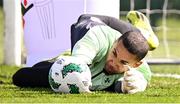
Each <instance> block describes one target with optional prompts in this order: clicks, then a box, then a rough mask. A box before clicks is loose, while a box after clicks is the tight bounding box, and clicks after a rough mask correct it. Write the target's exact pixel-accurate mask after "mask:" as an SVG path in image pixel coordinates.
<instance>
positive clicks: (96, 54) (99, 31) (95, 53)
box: [72, 25, 151, 90]
mask: <svg viewBox="0 0 180 104" xmlns="http://www.w3.org/2000/svg"><path fill="white" fill-rule="evenodd" d="M121 35H122V34H121V33H120V32H118V31H116V30H114V29H112V28H110V27H108V26H102V25H100V26H94V27H92V28H91V29H90V30H89V31H88V32H87V33H86V34H85V36H84V37H83V38H82V39H80V40H79V41H78V42H77V43H76V44H75V46H74V48H73V51H72V56H75V57H78V58H80V60H82V61H83V62H85V63H86V64H88V65H89V67H90V70H91V75H92V87H91V88H90V89H91V90H103V89H105V88H107V87H109V86H111V85H112V84H114V83H115V82H116V81H117V80H118V79H120V78H121V77H123V74H115V75H106V74H105V73H104V72H103V68H104V66H105V62H106V58H107V55H108V52H109V51H110V49H111V47H112V46H113V43H114V42H115V41H116V40H117V39H118V38H119V37H120V36H121ZM138 69H139V71H140V72H142V73H143V75H144V77H145V78H146V79H147V80H148V81H149V80H150V79H151V71H150V68H149V66H148V65H147V63H146V62H145V61H144V62H143V64H142V65H140V66H139V67H138Z"/></svg>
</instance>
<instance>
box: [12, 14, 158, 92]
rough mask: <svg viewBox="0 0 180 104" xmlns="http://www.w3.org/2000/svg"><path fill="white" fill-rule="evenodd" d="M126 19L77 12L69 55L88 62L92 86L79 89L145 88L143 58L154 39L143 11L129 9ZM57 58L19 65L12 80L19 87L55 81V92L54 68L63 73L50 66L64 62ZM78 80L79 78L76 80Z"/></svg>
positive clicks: (146, 77)
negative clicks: (78, 14)
mask: <svg viewBox="0 0 180 104" xmlns="http://www.w3.org/2000/svg"><path fill="white" fill-rule="evenodd" d="M127 19H128V20H129V22H130V23H131V24H130V23H126V22H123V21H121V20H118V19H115V18H113V17H108V16H100V15H88V14H86V15H81V16H80V17H79V19H78V21H77V23H75V24H73V25H72V27H71V41H72V42H71V45H72V47H71V48H72V51H71V54H70V56H69V57H72V59H73V58H75V60H78V61H81V63H83V64H86V65H88V68H89V70H90V72H91V82H92V85H91V84H88V85H87V86H88V90H84V91H79V92H91V91H95V90H107V91H114V92H118V93H130V94H133V93H137V92H142V91H144V90H145V89H146V87H147V85H148V83H149V81H150V79H151V71H150V68H149V66H148V64H147V62H146V61H145V60H144V59H143V58H144V57H145V56H146V55H147V53H148V51H149V50H153V49H155V48H157V46H158V44H159V43H158V39H157V37H156V36H155V34H154V32H153V31H152V29H151V26H150V24H149V21H148V19H147V18H146V16H145V15H144V14H142V13H140V12H137V11H130V12H129V13H128V15H127ZM57 44H58V43H57ZM59 44H60V43H59ZM61 57H62V56H59V57H56V58H55V59H53V60H49V61H42V62H39V63H37V64H35V65H34V66H32V67H25V68H21V69H20V70H18V71H17V72H16V73H15V74H14V75H13V83H14V84H15V85H17V86H19V87H51V88H53V90H54V87H53V86H54V85H53V84H54V82H55V83H56V86H55V87H56V88H57V90H56V91H57V92H58V88H59V87H60V86H61V82H60V80H58V81H59V82H58V81H54V80H53V81H52V78H53V77H52V72H54V70H57V73H56V72H55V73H54V76H59V74H61V73H63V72H60V71H58V70H59V69H58V67H57V69H56V68H54V67H53V68H52V66H55V65H54V64H57V63H59V64H60V65H61V64H62V63H63V62H66V61H67V60H66V59H62V58H61ZM68 59H71V58H68ZM70 63H73V62H72V61H71V62H70ZM70 63H69V64H70ZM74 63H76V62H74ZM69 64H67V65H69ZM67 65H66V66H67ZM73 65H74V64H73ZM79 65H80V64H79ZM60 67H61V68H60V69H61V71H65V70H68V71H70V72H73V71H74V70H76V69H75V68H79V66H78V64H75V66H72V64H71V68H70V67H69V68H70V69H67V67H66V68H64V67H65V66H63V67H62V66H60ZM73 68H74V69H73ZM64 74H65V75H67V73H64ZM76 75H77V78H79V77H80V75H79V74H76ZM76 75H75V76H76ZM78 75H79V76H78ZM72 80H73V78H72ZM82 80H83V79H80V78H79V80H78V81H82ZM58 83H59V84H58ZM66 83H68V82H66ZM85 85H86V84H85ZM87 86H86V87H87ZM71 87H72V86H71ZM72 88H74V89H75V87H72ZM59 92H67V91H63V90H61V91H59ZM70 93H73V92H70Z"/></svg>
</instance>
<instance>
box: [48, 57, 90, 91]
mask: <svg viewBox="0 0 180 104" xmlns="http://www.w3.org/2000/svg"><path fill="white" fill-rule="evenodd" d="M49 84H50V86H51V88H52V90H53V91H55V92H61V93H81V92H91V91H90V90H89V87H90V86H91V85H92V83H91V72H90V69H89V67H88V66H87V65H86V64H83V63H82V62H80V60H78V59H77V58H75V57H72V56H61V57H59V59H58V60H57V61H56V62H55V63H54V64H53V65H52V67H51V69H50V72H49Z"/></svg>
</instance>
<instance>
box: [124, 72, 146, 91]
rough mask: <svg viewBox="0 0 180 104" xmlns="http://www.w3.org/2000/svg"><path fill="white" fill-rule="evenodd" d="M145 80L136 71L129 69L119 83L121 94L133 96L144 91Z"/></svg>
mask: <svg viewBox="0 0 180 104" xmlns="http://www.w3.org/2000/svg"><path fill="white" fill-rule="evenodd" d="M146 86H147V80H146V79H145V78H144V76H143V74H142V73H141V72H139V71H138V70H136V69H130V70H128V71H126V72H125V73H124V78H123V79H122V82H121V90H122V92H123V93H129V94H134V93H137V92H142V91H144V90H145V89H146Z"/></svg>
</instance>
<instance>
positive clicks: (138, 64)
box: [133, 61, 143, 68]
mask: <svg viewBox="0 0 180 104" xmlns="http://www.w3.org/2000/svg"><path fill="white" fill-rule="evenodd" d="M142 63H143V62H142V61H139V62H136V63H135V64H134V65H133V68H137V67H139V66H140V65H141V64H142Z"/></svg>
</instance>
